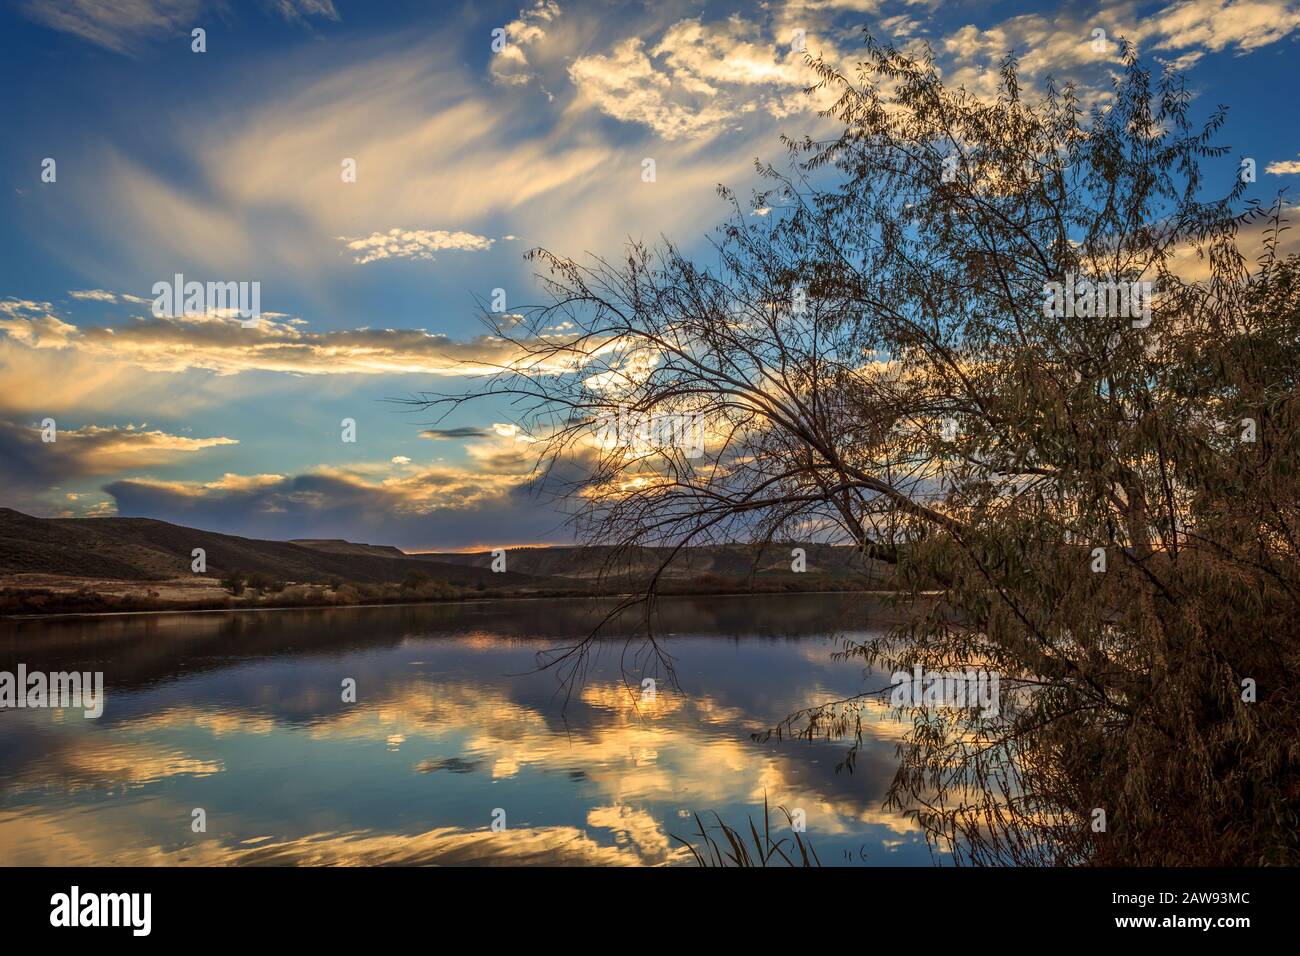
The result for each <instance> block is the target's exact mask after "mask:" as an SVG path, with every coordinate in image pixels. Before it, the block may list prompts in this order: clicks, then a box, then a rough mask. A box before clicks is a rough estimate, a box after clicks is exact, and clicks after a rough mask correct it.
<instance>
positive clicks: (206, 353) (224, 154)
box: [0, 0, 1300, 550]
mask: <svg viewBox="0 0 1300 956" xmlns="http://www.w3.org/2000/svg"><path fill="white" fill-rule="evenodd" d="M864 27H866V28H868V29H870V30H871V32H872V33H873V34H874V35H875V36H877V37H879V38H881V39H884V40H889V41H892V42H893V43H894V44H895V45H898V46H900V47H901V46H908V45H912V44H920V43H928V44H929V45H930V47H931V48H932V49H933V50H934V52H935V55H936V58H937V62H938V65H939V67H940V69H941V70H942V72H943V75H944V78H945V80H947V81H948V82H950V83H953V84H958V85H963V86H965V87H966V88H967V89H968V90H970V91H972V92H974V93H976V94H987V93H988V92H989V91H990V90H992V89H993V88H994V84H995V81H996V72H995V71H996V68H997V66H998V64H999V62H1000V60H1001V59H1002V57H1003V56H1004V55H1006V54H1007V53H1008V52H1014V53H1015V54H1016V55H1017V56H1018V57H1019V58H1020V62H1021V69H1022V79H1023V81H1024V84H1025V86H1026V87H1027V88H1028V89H1029V90H1030V91H1032V90H1033V89H1041V88H1042V86H1043V84H1044V82H1045V81H1046V79H1047V77H1049V76H1052V77H1055V78H1057V79H1058V80H1064V79H1072V80H1075V81H1076V82H1078V83H1079V84H1081V86H1082V87H1083V88H1084V90H1085V92H1088V91H1092V92H1091V93H1090V94H1089V95H1095V96H1097V97H1103V96H1104V90H1105V89H1106V87H1107V85H1108V83H1109V77H1110V75H1111V74H1112V73H1113V71H1114V70H1115V69H1116V65H1117V61H1118V56H1119V50H1118V44H1117V43H1116V42H1115V41H1116V40H1117V39H1118V38H1120V37H1125V38H1127V39H1129V40H1131V41H1132V42H1134V43H1136V44H1137V46H1138V48H1139V50H1140V51H1141V52H1142V54H1143V57H1144V58H1145V59H1146V61H1147V63H1148V65H1150V66H1153V67H1158V66H1159V65H1160V64H1161V63H1173V64H1175V65H1177V66H1178V67H1179V68H1180V69H1183V70H1186V72H1187V78H1188V83H1189V86H1190V88H1191V89H1192V91H1193V93H1194V95H1195V97H1196V109H1197V110H1199V111H1200V114H1199V115H1204V114H1205V113H1206V112H1208V111H1209V110H1210V109H1212V108H1214V107H1215V106H1217V105H1219V104H1226V105H1227V106H1229V107H1230V113H1229V120H1228V123H1227V125H1226V127H1225V129H1224V131H1223V133H1222V136H1221V140H1220V141H1221V142H1223V143H1225V144H1227V145H1229V146H1230V147H1231V149H1230V155H1229V156H1226V157H1224V159H1223V160H1222V162H1221V163H1220V164H1219V166H1218V167H1216V166H1213V165H1212V166H1211V171H1212V172H1214V173H1216V174H1218V175H1221V176H1222V178H1223V182H1224V184H1225V191H1226V185H1227V184H1229V183H1230V181H1231V178H1232V177H1233V176H1234V175H1235V171H1236V169H1237V168H1238V165H1239V162H1240V160H1241V158H1243V157H1250V158H1253V159H1254V160H1255V161H1256V164H1257V169H1258V181H1257V182H1256V183H1255V184H1253V185H1252V187H1251V189H1252V192H1251V195H1252V196H1254V197H1257V198H1259V199H1260V200H1261V201H1262V202H1263V203H1265V204H1266V205H1267V204H1268V203H1270V202H1271V201H1272V199H1273V198H1274V197H1275V196H1276V195H1277V193H1278V190H1280V189H1283V188H1288V189H1289V190H1290V195H1291V196H1292V197H1294V196H1295V194H1296V188H1297V186H1300V128H1298V127H1297V124H1296V123H1295V122H1294V119H1293V118H1294V116H1295V106H1294V92H1295V75H1296V69H1295V63H1296V54H1297V36H1300V0H1291V2H1287V0H1253V2H1235V3H1233V2H1226V0H1180V2H1172V3H1169V2H1147V3H1138V2H1125V3H1108V2H1103V3H1092V4H1090V3H1087V2H1085V3H1070V4H1063V5H1059V6H1057V5H1042V4H1031V3H998V2H957V3H942V2H927V0H921V2H909V0H785V2H782V0H767V2H757V3H756V2H745V3H741V2H731V3H725V4H715V3H690V2H676V0H668V2H659V0H656V2H650V3H615V2H600V0H585V2H577V0H541V2H533V3H527V4H524V5H522V6H521V5H520V3H519V2H518V0H515V2H512V3H492V2H486V3H466V4H463V5H462V4H452V3H446V4H444V3H428V2H424V3H404V2H382V3H374V2H364V3H362V2H357V3H352V2H348V0H261V2H257V0H249V2H244V3H233V2H209V0H119V2H109V0H103V2H101V0H65V2H60V3H55V2H50V0H25V2H16V3H7V4H4V5H0V84H2V85H3V89H4V90H5V96H4V97H3V101H0V122H2V123H3V129H4V131H5V134H4V135H3V136H2V137H0V247H2V248H3V250H4V254H3V256H0V505H3V506H6V507H12V508H17V509H19V510H22V511H25V512H28V513H30V514H37V515H41V516H47V517H59V516H65V517H81V516H104V515H125V516H143V517H151V518H160V519H162V520H166V521H172V522H175V523H178V524H184V525H189V526H195V527H200V528H204V529H207V530H212V531H222V532H227V533H232V534H240V535H245V536H249V537H261V538H274V539H288V538H297V537H342V538H348V539H350V540H354V541H365V542H370V543H383V544H394V545H397V546H398V547H401V548H404V549H406V550H459V549H471V548H494V547H508V546H516V545H523V544H537V543H564V542H568V541H570V540H571V539H572V534H571V530H570V528H569V526H568V525H567V524H566V522H565V520H564V519H565V516H564V514H563V511H562V507H561V506H560V505H558V504H557V503H556V502H554V501H553V500H551V498H549V497H548V496H546V495H544V494H540V495H539V493H538V492H537V490H536V489H535V487H534V486H533V483H532V481H531V477H532V471H533V466H534V463H535V454H534V453H532V452H531V451H530V443H529V442H528V441H526V440H524V438H523V436H521V435H520V434H519V433H518V430H517V429H516V428H515V427H514V421H515V419H517V417H518V414H517V410H513V409H511V408H510V407H509V406H508V405H506V404H504V403H502V402H500V401H497V402H496V403H495V404H494V403H493V402H491V401H481V402H477V403H471V404H469V405H465V406H462V407H461V408H459V409H458V410H457V411H456V412H455V414H453V415H452V416H450V417H448V418H446V419H444V420H441V421H436V422H435V421H434V418H435V416H434V415H433V413H431V412H428V411H422V410H420V409H417V408H412V407H411V406H408V405H402V404H399V403H397V402H394V401H393V400H394V399H397V400H401V399H406V398H410V397H412V396H414V395H417V394H419V393H421V392H431V391H436V392H451V393H459V392H464V391H466V390H469V389H472V388H473V387H474V386H475V383H476V382H477V383H478V384H480V385H481V384H482V382H481V379H479V378H476V376H481V375H482V374H483V373H484V372H486V371H487V370H489V369H491V368H492V367H494V366H498V365H500V364H503V363H506V362H509V361H510V359H511V357H512V352H511V351H510V347H509V346H508V345H507V344H506V343H504V342H502V341H500V340H499V339H495V338H493V337H491V336H489V335H487V333H486V329H485V327H484V325H483V323H482V320H481V307H482V303H484V302H487V301H490V300H491V298H492V296H493V294H494V290H498V289H500V290H504V297H505V307H506V309H507V310H509V309H510V308H511V307H512V306H513V307H522V306H523V305H525V304H529V303H536V302H538V301H540V300H541V299H542V295H541V291H540V289H539V286H538V283H537V280H536V276H535V274H534V273H535V271H536V268H537V267H536V264H535V263H531V262H528V261H525V260H524V258H523V254H524V253H525V252H526V251H527V250H529V249H531V248H535V247H543V248H546V249H548V250H551V251H553V252H556V253H559V254H561V255H566V256H573V257H580V256H582V255H584V254H587V253H592V254H598V255H604V256H614V257H616V256H617V255H618V253H619V251H620V249H621V248H622V246H623V244H624V243H625V242H627V241H628V240H629V239H633V240H645V241H648V242H655V241H661V240H663V239H667V240H671V241H672V242H674V243H676V244H677V245H679V246H680V247H681V248H682V249H684V250H685V251H687V252H689V253H692V254H694V255H697V256H699V257H701V258H702V259H703V260H704V261H706V262H707V261H708V255H709V252H708V250H709V246H708V237H709V235H710V233H711V232H712V230H713V229H714V228H715V227H716V226H717V225H718V224H719V223H720V222H721V221H722V220H723V219H724V218H725V216H726V214H727V208H726V206H725V205H724V203H723V202H722V201H721V200H720V199H719V197H718V195H717V186H718V185H719V184H724V185H727V186H729V187H732V188H733V189H735V190H737V192H738V193H739V194H740V195H742V196H744V195H747V194H748V192H749V190H750V189H751V188H752V187H754V186H755V185H756V176H755V173H754V161H755V159H761V160H764V161H773V162H780V161H782V158H783V150H782V147H781V145H780V143H779V136H780V135H782V134H786V135H794V136H802V135H803V134H805V133H813V134H815V133H818V132H825V131H827V130H828V129H829V127H828V126H827V125H826V124H827V121H826V120H825V119H824V118H821V117H819V116H818V115H817V110H818V109H819V108H820V107H822V106H824V105H826V104H825V103H824V102H823V101H819V100H818V99H817V97H816V96H809V95H807V94H806V93H805V92H804V88H805V87H806V86H807V85H809V83H810V80H811V74H810V72H809V70H808V68H807V66H806V65H805V64H804V62H803V58H802V57H801V55H800V54H799V53H798V52H796V51H795V50H794V49H793V46H794V43H793V42H792V41H793V40H794V38H795V37H796V31H802V36H803V37H804V42H805V45H806V48H807V50H808V51H809V52H811V53H814V54H820V55H821V56H823V57H824V58H825V59H826V60H827V61H828V62H832V63H836V64H839V65H841V66H843V67H844V68H846V69H848V68H851V66H852V64H853V63H854V62H855V53H856V51H857V50H858V49H859V48H860V43H861V35H862V30H863V28H864ZM196 29H200V30H202V31H203V33H202V35H201V40H202V42H201V43H200V42H199V40H196V38H195V35H194V31H195V30H196ZM1098 29H1100V30H1104V31H1105V34H1104V37H1105V39H1106V41H1107V42H1106V43H1104V44H1101V47H1102V48H1100V49H1099V48H1098V44H1095V43H1094V42H1093V40H1094V31H1095V30H1098ZM494 31H497V32H495V33H494ZM197 46H202V47H203V49H202V51H201V52H200V51H198V50H196V49H195V47H197ZM647 159H653V160H654V168H655V176H654V179H653V181H652V182H647V181H645V178H644V177H643V175H642V173H643V169H644V161H645V160H647ZM51 160H52V161H53V162H52V163H51V162H50V161H51ZM353 171H355V175H353ZM754 214H760V211H759V210H755V213H754ZM176 274H181V275H183V276H184V277H185V279H186V280H187V281H189V280H197V281H200V282H209V281H219V282H254V281H256V282H257V283H259V292H260V307H261V312H262V316H261V319H260V320H259V321H258V322H257V323H256V324H255V325H252V326H251V327H245V326H244V325H242V324H241V323H240V322H239V321H238V320H237V319H236V318H232V317H231V316H229V315H220V314H212V315H204V316H183V315H182V316H179V317H169V316H158V315H155V314H154V309H153V304H154V303H153V299H154V287H155V284H156V283H158V282H160V281H167V282H170V281H172V277H173V276H175V275H176ZM554 331H555V334H563V331H564V330H563V329H556V330H554ZM344 419H351V420H352V421H353V422H355V441H350V442H349V441H344V440H343V431H344V430H343V426H342V422H343V421H344ZM49 420H52V421H53V424H54V432H53V435H54V436H55V440H54V441H53V442H50V441H44V440H42V438H43V433H44V434H45V435H46V436H48V435H49V430H48V427H47V425H48V422H49Z"/></svg>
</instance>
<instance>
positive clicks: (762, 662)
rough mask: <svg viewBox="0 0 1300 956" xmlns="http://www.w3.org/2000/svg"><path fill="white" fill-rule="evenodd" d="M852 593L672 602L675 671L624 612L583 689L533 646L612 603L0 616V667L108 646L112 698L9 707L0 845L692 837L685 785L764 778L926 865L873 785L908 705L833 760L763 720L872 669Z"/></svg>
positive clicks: (302, 858) (331, 852)
mask: <svg viewBox="0 0 1300 956" xmlns="http://www.w3.org/2000/svg"><path fill="white" fill-rule="evenodd" d="M864 600H865V599H863V598H862V597H860V596H846V595H800V596H786V595H781V596H770V597H762V598H755V597H744V598H719V597H710V598H705V599H674V600H670V601H665V602H663V604H662V606H661V608H660V611H659V615H658V617H657V619H656V623H657V629H658V631H659V633H660V634H661V635H662V636H661V637H660V641H661V646H662V647H663V649H664V650H665V651H666V652H667V653H668V654H669V655H671V657H672V664H673V669H674V671H675V678H676V682H677V683H676V685H674V684H673V683H672V682H670V681H669V680H668V675H667V674H666V673H665V672H664V670H663V668H662V667H656V665H655V664H654V658H653V655H647V654H646V653H644V647H643V646H642V645H640V644H639V643H638V642H636V641H633V642H632V643H631V644H629V643H628V642H627V640H625V639H624V638H623V637H614V638H611V639H610V640H607V641H605V642H602V643H600V644H598V645H597V646H596V647H595V649H594V651H593V653H592V656H591V657H590V658H589V659H588V661H587V664H586V667H585V668H584V676H583V680H582V681H581V682H580V683H578V684H576V685H574V686H573V687H572V688H569V687H566V686H563V685H562V684H560V683H559V682H558V681H557V677H556V674H555V672H554V671H545V672H538V670H537V655H538V654H539V652H543V651H545V650H546V649H548V648H552V647H555V646H559V645H564V644H567V643H572V642H573V641H574V640H575V639H577V638H580V637H581V636H582V635H584V634H585V633H586V632H587V629H589V628H590V626H591V624H592V622H593V621H594V620H595V619H596V616H597V615H603V613H604V612H605V610H607V608H606V607H600V608H596V607H592V606H590V605H585V604H578V603H575V602H561V601H525V602H493V603H481V604H474V605H461V606H422V607H400V608H353V609H332V610H294V611H283V612H261V613H251V614H230V613H221V614H189V615H172V616H141V617H114V618H99V619H81V620H64V621H44V622H23V623H18V624H12V625H3V626H0V627H2V628H3V629H0V670H10V671H12V670H14V669H15V668H16V666H17V663H18V662H19V661H22V662H24V663H26V665H27V666H28V668H29V669H32V670H36V669H39V670H45V671H57V670H67V669H73V668H76V669H80V670H102V671H104V674H105V686H106V689H107V701H106V705H105V710H104V715H103V716H102V717H101V718H100V719H98V720H86V719H84V718H83V717H82V716H81V715H80V713H79V712H74V711H67V712H58V711H33V710H6V711H0V860H2V861H3V862H4V863H7V864H72V865H83V864H101V865H105V864H150V863H167V864H177V863H201V864H360V865H373V864H429V863H438V864H464V863H502V864H527V863H548V864H557V863H562V864H602V865H604V864H608V865H629V864H630V865H663V864H681V863H688V862H689V857H688V855H687V854H686V852H685V850H684V849H683V848H682V847H681V846H680V844H678V843H677V842H676V841H674V840H673V839H672V835H674V834H676V835H679V836H687V835H689V834H690V833H691V832H692V831H693V829H694V821H693V819H691V814H692V813H693V812H695V811H700V812H701V813H703V812H704V811H717V812H718V813H719V814H721V816H722V817H723V819H724V820H727V821H728V822H730V823H732V824H733V825H735V824H743V823H744V820H745V818H746V816H748V815H753V816H754V818H755V819H756V820H758V819H759V817H761V813H762V809H761V808H762V803H763V795H764V793H765V792H766V794H767V795H768V798H769V800H770V801H771V802H772V803H773V804H774V805H775V804H777V803H782V804H785V805H786V806H788V807H800V808H802V809H803V810H804V811H805V813H806V815H807V821H808V836H809V837H811V839H812V842H813V844H814V846H816V848H817V851H818V853H819V855H820V857H821V860H822V862H823V863H826V864H836V863H846V862H851V863H853V864H856V865H861V864H864V863H865V864H868V865H885V864H897V863H913V864H917V863H919V864H929V863H930V862H931V857H930V854H929V851H928V850H927V849H926V847H925V844H924V841H923V839H922V838H921V836H920V834H919V832H918V831H917V830H916V828H915V827H914V825H912V824H911V823H910V821H907V820H905V819H903V818H902V817H900V816H897V815H894V814H890V813H885V812H883V811H882V810H881V809H880V804H881V799H882V796H883V793H884V790H885V788H886V786H887V785H888V781H889V778H890V777H891V776H892V774H893V770H894V759H895V758H894V746H895V742H896V740H897V738H898V736H899V735H900V734H901V733H902V727H901V726H900V725H899V724H898V723H897V722H894V721H892V720H889V719H887V718H885V717H884V715H883V714H882V715H881V719H879V720H877V721H874V722H873V723H872V724H871V725H870V727H869V731H870V734H871V736H870V737H869V738H868V740H867V741H866V743H865V744H864V747H863V750H862V753H861V755H860V756H859V759H858V762H857V765H856V769H855V771H854V772H853V773H852V774H849V773H847V772H839V773H837V772H836V770H835V766H836V764H837V763H838V762H839V760H840V759H841V757H842V756H843V753H844V745H843V744H837V743H826V742H819V743H807V742H789V741H787V742H785V743H776V742H772V743H767V744H758V743H755V742H753V741H752V740H751V739H750V734H752V733H753V732H755V731H759V730H763V729H765V728H767V727H769V726H771V725H773V724H774V723H776V722H777V721H779V720H780V719H781V718H782V717H784V716H786V715H787V714H788V713H790V712H791V711H794V710H797V709H799V708H802V707H806V706H808V705H809V704H812V703H816V702H819V701H822V700H825V699H828V698H834V697H843V696H846V695H849V694H852V693H856V692H858V691H860V690H861V689H862V687H863V681H864V676H863V674H862V671H861V668H860V667H858V666H855V665H853V664H849V663H844V662H841V661H835V660H832V658H831V654H832V652H833V651H834V650H835V649H836V647H837V644H836V641H835V637H834V634H836V633H849V634H850V635H851V636H855V637H857V638H861V637H862V636H863V633H864V627H863V626H864V622H867V621H870V620H871V617H872V614H873V613H874V611H873V608H872V607H870V606H869V605H864V603H863V602H864ZM635 630H636V622H635V621H632V620H626V621H623V622H621V623H620V624H619V625H618V626H617V627H616V629H615V632H616V633H617V634H622V635H630V634H634V633H635ZM642 668H646V670H644V672H643V670H642ZM646 674H649V675H650V676H655V677H657V686H656V688H655V694H654V696H653V698H652V699H650V698H646V697H644V696H643V694H642V688H641V685H640V679H641V677H642V676H645V675H646ZM345 678H352V679H354V680H355V681H356V686H357V702H356V703H355V704H349V703H344V702H343V700H342V696H343V695H342V691H341V684H342V682H343V680H344V679H345ZM867 679H871V678H867ZM875 679H876V680H877V681H879V680H880V678H879V677H877V678H875ZM568 691H571V693H567V692H568ZM195 808H202V809H203V810H204V811H205V812H206V817H207V830H206V832H205V833H195V832H193V830H192V828H191V820H192V811H193V810H194V809H195ZM495 811H503V812H504V815H505V822H506V829H505V830H503V831H501V832H494V831H493V830H492V829H491V828H490V827H491V823H492V819H493V814H494V812H495ZM773 825H774V826H775V825H776V821H775V819H774V821H773Z"/></svg>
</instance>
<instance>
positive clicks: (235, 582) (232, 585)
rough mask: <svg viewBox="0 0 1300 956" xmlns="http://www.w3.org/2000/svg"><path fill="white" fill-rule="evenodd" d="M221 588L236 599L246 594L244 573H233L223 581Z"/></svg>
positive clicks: (236, 571)
mask: <svg viewBox="0 0 1300 956" xmlns="http://www.w3.org/2000/svg"><path fill="white" fill-rule="evenodd" d="M221 586H222V587H223V588H225V589H226V590H227V591H229V592H230V593H231V594H233V595H234V596H235V597H239V596H240V595H241V594H243V593H244V572H243V571H239V570H234V571H231V572H230V573H229V574H227V575H226V576H225V577H223V578H222V579H221Z"/></svg>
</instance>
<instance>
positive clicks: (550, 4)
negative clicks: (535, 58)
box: [491, 0, 560, 86]
mask: <svg viewBox="0 0 1300 956" xmlns="http://www.w3.org/2000/svg"><path fill="white" fill-rule="evenodd" d="M559 15H560V7H559V5H558V4H556V3H555V2H554V0H535V2H534V3H533V5H532V6H531V7H527V8H525V9H523V10H520V11H519V16H518V17H517V18H516V19H514V20H512V21H511V22H509V23H507V24H506V25H505V27H503V28H502V29H504V30H505V39H506V42H505V44H504V45H503V46H502V47H501V49H500V50H497V51H496V52H495V53H494V55H493V57H492V65H491V74H492V79H493V80H494V81H495V82H497V83H503V84H506V85H507V86H523V85H524V84H526V83H528V82H529V81H530V80H533V79H536V75H535V74H534V73H533V72H532V71H531V70H530V69H529V64H528V55H527V54H526V53H525V52H524V51H525V48H526V47H528V46H530V45H532V44H535V43H537V42H538V41H539V40H541V39H543V38H544V37H545V36H546V30H545V29H543V25H544V24H549V23H550V22H551V21H552V20H555V19H556V18H557V17H559Z"/></svg>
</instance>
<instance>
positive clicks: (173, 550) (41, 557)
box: [0, 508, 538, 587]
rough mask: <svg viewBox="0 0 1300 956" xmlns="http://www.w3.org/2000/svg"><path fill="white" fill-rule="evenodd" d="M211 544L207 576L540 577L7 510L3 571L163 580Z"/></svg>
mask: <svg viewBox="0 0 1300 956" xmlns="http://www.w3.org/2000/svg"><path fill="white" fill-rule="evenodd" d="M194 548H203V549H204V551H205V552H206V557H207V576H209V577H220V576H222V575H225V574H229V573H230V572H232V571H242V572H244V573H247V574H252V573H259V572H260V573H262V574H269V575H271V576H273V577H275V578H278V579H280V580H283V581H297V582H308V581H312V582H322V581H329V580H331V579H339V580H342V581H353V582H363V583H380V582H388V581H401V580H403V579H404V578H405V577H406V576H407V575H408V574H410V573H411V572H412V571H416V572H419V573H422V574H424V575H427V576H429V577H432V578H441V579H443V580H445V581H447V582H448V583H449V584H453V585H459V586H468V587H474V586H478V585H482V586H484V587H494V586H495V587H502V586H515V587H518V586H521V585H524V586H526V585H530V584H536V583H538V582H537V581H536V579H535V578H533V577H532V576H530V575H527V574H519V573H517V572H515V571H506V572H502V573H494V572H493V571H492V570H491V569H490V568H478V567H473V566H469V565H465V564H449V563H445V562H440V561H428V560H424V559H417V558H411V557H407V556H405V555H404V554H403V553H402V552H401V551H399V550H398V549H397V548H389V547H383V546H376V545H367V544H352V543H351V542H347V541H338V540H325V541H318V540H315V539H311V543H310V545H309V544H308V543H306V542H299V543H295V542H290V541H262V540H259V539H256V538H241V537H238V536H236V535H229V534H219V533H217V532H213V531H200V530H199V529H197V528H186V527H182V526H181V525H174V524H169V523H168V522H166V521H156V520H154V519H152V518H34V517H32V516H31V515H26V514H23V513H22V512H21V511H14V510H13V509H12V508H0V574H23V573H42V574H63V575H71V576H76V577H88V578H116V579H121V580H133V581H150V580H153V581H161V580H168V579H172V578H180V577H186V576H189V575H191V574H192V573H193V572H192V571H191V570H190V563H191V560H192V559H191V557H190V555H191V552H192V551H193V549H194Z"/></svg>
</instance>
